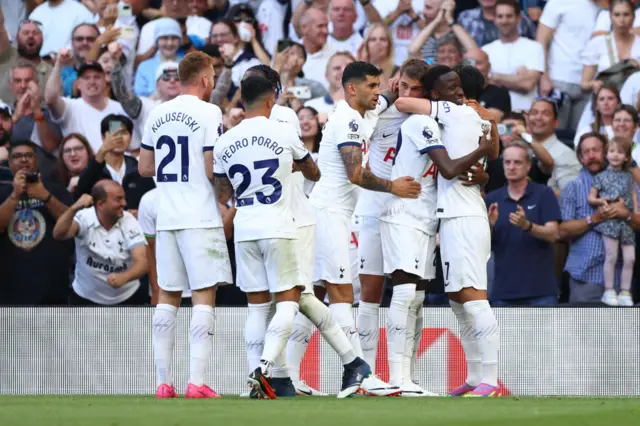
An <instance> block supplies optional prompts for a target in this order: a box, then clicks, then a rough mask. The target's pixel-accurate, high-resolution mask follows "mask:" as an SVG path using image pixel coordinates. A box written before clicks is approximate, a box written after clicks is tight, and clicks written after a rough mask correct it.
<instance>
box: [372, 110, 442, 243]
mask: <svg viewBox="0 0 640 426" xmlns="http://www.w3.org/2000/svg"><path fill="white" fill-rule="evenodd" d="M436 148H441V149H442V148H444V145H443V144H442V140H441V134H440V128H439V127H438V123H436V121H435V120H434V119H433V118H431V117H429V116H426V115H419V114H416V115H412V116H411V117H409V118H407V120H406V121H405V122H404V123H403V124H402V127H401V128H400V133H399V134H398V145H397V146H396V153H395V159H394V160H393V167H392V168H391V179H397V178H399V177H402V176H411V177H412V178H414V179H415V181H416V182H418V183H420V186H422V190H421V192H420V196H419V197H418V198H417V199H411V198H399V197H396V196H393V199H392V200H391V201H390V202H389V203H387V205H386V206H385V207H384V209H383V211H382V213H381V215H380V220H382V221H385V222H390V223H397V224H399V225H403V226H410V227H412V228H416V229H419V230H421V231H423V232H425V233H427V234H429V235H435V234H436V230H437V227H438V219H437V218H436V203H437V187H436V175H437V173H438V171H437V168H436V165H435V163H434V162H433V161H432V160H431V158H430V157H429V150H432V149H436Z"/></svg>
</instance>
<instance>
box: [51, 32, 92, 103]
mask: <svg viewBox="0 0 640 426" xmlns="http://www.w3.org/2000/svg"><path fill="white" fill-rule="evenodd" d="M98 37H100V30H99V29H98V27H97V26H95V25H94V24H89V23H82V24H79V25H77V26H76V27H75V28H74V29H73V31H72V32H71V52H72V53H73V59H74V61H73V62H72V63H70V64H68V65H67V66H65V67H63V68H62V71H61V74H60V75H61V76H62V89H63V90H64V95H65V96H69V97H70V96H72V95H73V89H74V86H75V84H76V80H77V79H78V69H79V68H80V66H81V65H82V63H83V62H84V61H85V60H87V57H88V56H89V54H90V52H91V48H92V46H93V44H94V43H96V40H98Z"/></svg>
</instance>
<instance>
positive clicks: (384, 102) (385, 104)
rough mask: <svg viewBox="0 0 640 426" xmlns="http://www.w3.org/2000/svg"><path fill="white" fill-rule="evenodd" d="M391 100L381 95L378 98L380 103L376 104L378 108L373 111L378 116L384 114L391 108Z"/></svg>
mask: <svg viewBox="0 0 640 426" xmlns="http://www.w3.org/2000/svg"><path fill="white" fill-rule="evenodd" d="M389 106H390V105H389V99H387V97H386V96H384V95H380V96H378V103H377V104H376V108H375V109H374V110H373V111H374V113H376V114H377V115H380V114H382V113H383V112H385V111H386V110H387V108H389Z"/></svg>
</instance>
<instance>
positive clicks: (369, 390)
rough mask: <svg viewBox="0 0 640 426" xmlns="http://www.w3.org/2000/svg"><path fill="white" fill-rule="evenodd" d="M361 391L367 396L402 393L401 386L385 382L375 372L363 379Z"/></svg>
mask: <svg viewBox="0 0 640 426" xmlns="http://www.w3.org/2000/svg"><path fill="white" fill-rule="evenodd" d="M360 391H361V393H362V394H363V395H367V396H398V395H400V394H401V393H402V390H401V389H400V387H399V386H392V385H390V384H389V383H386V382H383V381H382V380H380V378H379V377H378V376H376V375H375V374H372V375H370V376H369V377H367V378H366V379H364V380H363V381H362V386H361V387H360Z"/></svg>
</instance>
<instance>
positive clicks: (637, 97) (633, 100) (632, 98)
mask: <svg viewBox="0 0 640 426" xmlns="http://www.w3.org/2000/svg"><path fill="white" fill-rule="evenodd" d="M620 100H621V101H622V103H623V104H627V105H633V106H634V107H635V108H636V109H637V108H638V106H640V72H636V73H634V74H631V76H629V78H627V81H625V82H624V85H623V86H622V89H621V90H620Z"/></svg>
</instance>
